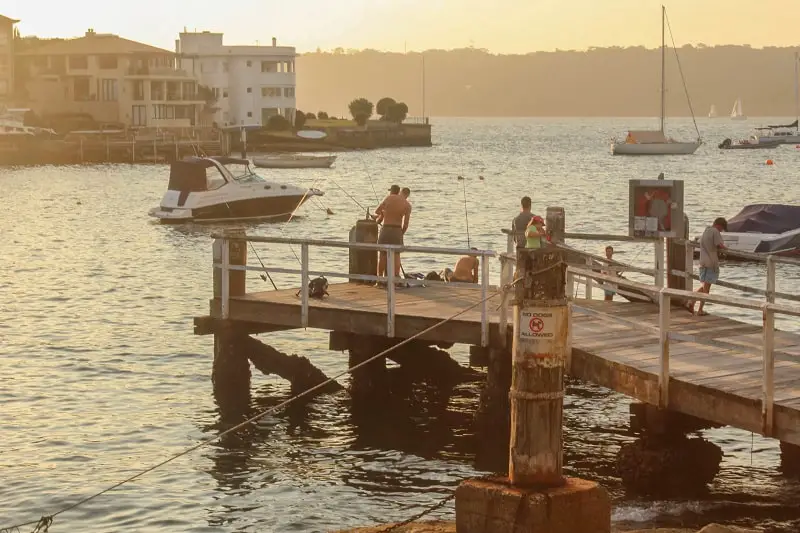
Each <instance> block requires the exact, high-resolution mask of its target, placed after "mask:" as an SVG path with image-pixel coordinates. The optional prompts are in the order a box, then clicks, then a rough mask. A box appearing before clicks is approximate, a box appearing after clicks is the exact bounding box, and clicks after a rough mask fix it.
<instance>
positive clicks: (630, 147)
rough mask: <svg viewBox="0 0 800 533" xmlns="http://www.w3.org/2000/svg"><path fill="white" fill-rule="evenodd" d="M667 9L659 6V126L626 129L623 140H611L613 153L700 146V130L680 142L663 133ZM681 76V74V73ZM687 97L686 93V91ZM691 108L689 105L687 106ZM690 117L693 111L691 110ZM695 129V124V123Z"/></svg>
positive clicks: (687, 150)
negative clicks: (694, 138) (687, 139)
mask: <svg viewBox="0 0 800 533" xmlns="http://www.w3.org/2000/svg"><path fill="white" fill-rule="evenodd" d="M666 19H667V9H666V8H665V7H664V6H661V121H660V125H661V127H660V128H659V129H657V130H640V131H628V135H627V136H626V137H625V140H624V141H619V140H617V139H614V140H612V141H611V153H612V154H614V155H691V154H693V153H695V152H696V151H697V149H698V148H700V145H701V144H703V142H702V141H701V140H700V131H699V130H698V131H697V140H696V141H692V142H681V141H676V140H675V139H672V138H671V137H667V136H666V134H665V133H664V118H665V115H666V102H665V97H666V92H667V91H666V89H667V87H666V72H665V61H666V50H667V45H666V41H665V37H666V35H665V26H666ZM681 76H683V74H681ZM687 97H688V93H687ZM689 109H690V110H691V105H690V106H689ZM692 119H694V113H693V112H692ZM695 130H697V124H695Z"/></svg>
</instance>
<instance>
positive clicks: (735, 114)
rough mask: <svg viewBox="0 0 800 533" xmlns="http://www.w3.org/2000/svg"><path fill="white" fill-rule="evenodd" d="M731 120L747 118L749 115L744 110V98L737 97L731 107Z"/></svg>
mask: <svg viewBox="0 0 800 533" xmlns="http://www.w3.org/2000/svg"><path fill="white" fill-rule="evenodd" d="M731 120H747V115H745V114H744V112H743V111H742V99H741V98H737V99H736V101H735V102H734V103H733V109H731Z"/></svg>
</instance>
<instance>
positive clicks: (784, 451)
mask: <svg viewBox="0 0 800 533" xmlns="http://www.w3.org/2000/svg"><path fill="white" fill-rule="evenodd" d="M781 471H782V472H783V473H784V474H786V475H789V476H797V477H800V446H797V445H795V444H789V443H788V442H783V441H781Z"/></svg>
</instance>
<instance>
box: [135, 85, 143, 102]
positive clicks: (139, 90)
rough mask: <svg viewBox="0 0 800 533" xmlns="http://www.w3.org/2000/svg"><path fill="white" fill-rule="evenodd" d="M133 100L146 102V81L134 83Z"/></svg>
mask: <svg viewBox="0 0 800 533" xmlns="http://www.w3.org/2000/svg"><path fill="white" fill-rule="evenodd" d="M133 99H134V100H144V80H135V81H134V82H133Z"/></svg>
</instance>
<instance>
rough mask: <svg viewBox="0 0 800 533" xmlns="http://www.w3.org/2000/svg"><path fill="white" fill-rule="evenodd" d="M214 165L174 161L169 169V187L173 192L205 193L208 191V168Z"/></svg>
mask: <svg viewBox="0 0 800 533" xmlns="http://www.w3.org/2000/svg"><path fill="white" fill-rule="evenodd" d="M212 164H213V163H209V162H208V161H205V160H202V159H199V158H198V159H197V160H183V161H174V162H173V163H172V165H170V168H169V185H168V186H167V188H168V189H169V190H171V191H188V192H193V191H205V190H206V168H208V167H209V166H211V165H212Z"/></svg>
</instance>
